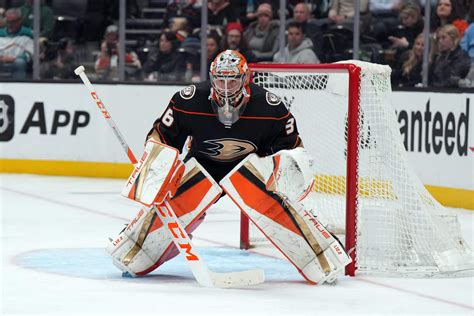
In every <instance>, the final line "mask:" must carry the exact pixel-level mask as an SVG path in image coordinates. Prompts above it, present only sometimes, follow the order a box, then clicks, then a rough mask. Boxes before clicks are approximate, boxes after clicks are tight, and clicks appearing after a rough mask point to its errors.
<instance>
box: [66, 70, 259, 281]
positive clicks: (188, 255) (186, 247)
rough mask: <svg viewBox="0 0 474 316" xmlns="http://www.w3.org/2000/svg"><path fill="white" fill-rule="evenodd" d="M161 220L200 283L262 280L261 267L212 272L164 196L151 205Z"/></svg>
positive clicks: (92, 91) (102, 108) (82, 75)
mask: <svg viewBox="0 0 474 316" xmlns="http://www.w3.org/2000/svg"><path fill="white" fill-rule="evenodd" d="M74 72H75V74H76V75H78V76H79V77H80V78H81V80H82V82H83V83H84V85H85V86H86V88H87V90H88V91H89V93H90V95H91V97H92V99H93V100H94V102H95V103H96V105H97V107H98V108H99V110H100V112H101V113H102V114H103V116H104V118H105V119H106V120H107V123H108V124H109V126H110V127H111V128H112V130H113V132H114V134H115V136H116V137H117V139H118V140H119V142H120V145H121V146H122V148H123V149H124V150H125V152H126V153H127V156H128V158H129V159H130V161H131V162H132V164H133V165H136V164H137V159H136V158H135V156H134V155H133V152H132V151H131V149H130V147H129V146H128V144H127V142H126V141H125V139H124V137H123V136H122V134H121V133H120V130H119V129H118V127H117V125H116V124H115V122H114V121H113V120H112V118H111V116H110V114H109V112H108V111H107V109H106V108H105V105H104V103H103V102H102V100H101V99H100V98H99V96H98V94H97V92H96V91H95V89H94V87H93V86H92V84H91V82H90V81H89V78H88V77H87V75H86V73H85V69H84V66H79V67H77V68H76V69H75V70H74ZM152 208H153V210H154V211H155V212H156V214H157V215H158V217H159V218H160V220H161V221H162V223H163V224H164V225H165V224H166V226H167V227H168V231H169V233H170V236H171V237H172V239H173V242H174V244H175V245H176V247H177V248H178V250H179V252H180V253H181V254H182V255H183V256H184V258H185V259H186V261H187V262H188V265H189V268H190V269H191V272H192V274H193V275H194V278H195V279H196V280H197V282H198V283H199V284H201V285H202V286H205V287H217V288H236V287H242V286H248V285H255V284H260V283H262V282H264V280H265V276H264V272H263V270H246V271H238V272H214V271H211V270H210V269H209V268H208V266H207V264H206V263H205V262H204V260H203V258H202V257H201V256H200V255H199V254H198V252H197V251H196V249H195V248H194V246H193V244H192V243H191V238H190V237H189V235H188V233H187V232H186V230H185V229H184V228H183V227H182V225H181V223H180V222H179V220H178V218H177V216H176V214H175V212H174V211H173V209H172V208H171V205H170V203H169V202H168V200H167V199H165V201H164V203H163V204H161V205H154V206H152Z"/></svg>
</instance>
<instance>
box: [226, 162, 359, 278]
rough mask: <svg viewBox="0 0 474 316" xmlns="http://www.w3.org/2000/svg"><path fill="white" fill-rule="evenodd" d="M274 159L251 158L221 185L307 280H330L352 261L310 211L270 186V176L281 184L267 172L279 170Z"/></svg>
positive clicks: (276, 177)
mask: <svg viewBox="0 0 474 316" xmlns="http://www.w3.org/2000/svg"><path fill="white" fill-rule="evenodd" d="M274 158H275V157H274V156H272V157H265V158H259V157H258V156H256V155H250V156H249V157H247V159H245V160H244V161H242V162H241V163H240V164H239V165H238V166H237V167H236V168H235V169H234V170H233V171H231V172H230V173H229V175H228V176H226V177H225V178H224V179H223V180H222V181H221V182H220V184H221V186H222V188H223V189H224V191H226V193H227V194H228V195H229V197H230V198H231V199H232V200H233V201H234V202H235V203H236V204H237V205H238V206H239V208H240V209H241V210H242V211H243V212H244V213H245V214H246V215H247V216H248V217H249V218H250V220H251V221H252V222H253V223H254V224H255V225H256V226H257V227H258V228H259V229H260V230H261V231H262V232H263V234H264V235H265V236H266V237H267V238H268V239H269V240H270V241H271V242H272V243H273V244H274V245H275V246H276V247H277V248H278V249H279V250H280V251H281V252H282V253H283V254H284V255H285V256H286V257H287V258H288V259H289V260H290V262H291V263H292V264H293V265H294V266H295V267H296V268H297V269H298V271H299V272H300V273H301V274H302V275H303V277H304V278H305V279H306V280H308V281H309V282H310V283H315V284H321V283H324V282H325V281H332V280H333V279H334V278H335V277H337V275H339V274H340V273H341V271H342V270H343V268H344V267H345V266H346V265H347V264H349V263H350V262H351V259H350V257H349V256H348V255H347V254H346V252H345V251H344V248H343V247H342V245H340V244H339V242H338V241H337V240H336V239H335V238H334V237H333V236H332V235H331V234H330V233H329V232H328V231H327V230H326V229H325V228H324V226H323V225H322V224H321V223H320V222H319V221H318V219H317V218H316V217H315V216H314V215H313V214H312V212H311V211H309V210H306V209H305V208H304V207H303V205H302V204H300V203H298V202H297V201H290V200H289V199H288V198H286V197H285V196H284V194H280V192H278V191H277V189H278V183H275V185H272V184H271V183H272V179H271V177H273V181H275V180H276V181H281V180H279V179H278V175H277V176H275V173H274V172H273V171H271V172H268V170H278V166H277V164H278V161H277V159H274ZM280 177H281V175H280ZM269 180H270V181H269ZM269 183H270V185H269ZM269 187H270V188H271V187H273V190H274V192H272V191H269V190H268V188H269Z"/></svg>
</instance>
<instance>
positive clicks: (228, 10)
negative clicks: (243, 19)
mask: <svg viewBox="0 0 474 316" xmlns="http://www.w3.org/2000/svg"><path fill="white" fill-rule="evenodd" d="M207 7H208V10H209V13H208V20H207V21H208V23H209V25H218V26H220V25H226V24H228V23H230V22H237V13H236V10H235V9H234V7H233V6H232V5H231V4H230V2H229V0H211V1H208V4H207Z"/></svg>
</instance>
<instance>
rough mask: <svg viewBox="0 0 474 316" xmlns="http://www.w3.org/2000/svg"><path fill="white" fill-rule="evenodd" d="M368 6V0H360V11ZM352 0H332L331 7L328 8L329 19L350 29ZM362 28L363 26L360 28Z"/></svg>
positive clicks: (365, 10) (365, 9)
mask: <svg viewBox="0 0 474 316" xmlns="http://www.w3.org/2000/svg"><path fill="white" fill-rule="evenodd" d="M368 8H369V0H360V12H361V13H365V12H367V11H368ZM354 13H355V10H354V1H353V0H333V2H332V5H331V9H329V14H328V17H329V20H330V21H331V22H332V23H334V24H338V25H344V26H345V27H347V28H349V29H352V25H353V23H354V22H353V19H354ZM362 29H363V28H362Z"/></svg>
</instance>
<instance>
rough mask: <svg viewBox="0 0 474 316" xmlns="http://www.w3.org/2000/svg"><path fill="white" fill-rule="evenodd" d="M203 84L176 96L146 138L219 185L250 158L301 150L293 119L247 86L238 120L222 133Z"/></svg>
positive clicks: (254, 87)
mask: <svg viewBox="0 0 474 316" xmlns="http://www.w3.org/2000/svg"><path fill="white" fill-rule="evenodd" d="M210 89H211V84H210V82H209V81H206V82H202V83H199V84H196V85H191V86H188V87H186V88H184V89H183V90H181V91H179V92H177V93H176V94H175V95H174V96H173V98H172V99H171V101H170V103H169V105H168V107H167V108H166V110H165V111H164V112H163V114H162V116H161V117H160V118H159V119H157V120H156V121H155V123H154V126H153V128H152V130H151V131H150V133H149V134H148V136H149V137H150V136H151V137H153V138H154V139H156V140H158V141H161V142H162V143H165V144H167V145H170V146H173V147H175V148H177V149H178V150H180V151H181V150H182V148H183V146H184V145H185V142H186V139H187V138H188V136H190V137H191V139H192V140H191V144H190V148H189V152H188V154H187V156H186V158H190V157H195V158H196V160H197V161H198V162H199V163H200V164H201V165H202V166H203V167H204V168H205V169H206V170H207V171H208V172H209V174H210V175H211V176H212V177H213V178H214V179H215V180H216V181H220V180H221V179H222V178H223V177H224V176H225V175H226V174H227V173H229V172H230V171H231V170H232V169H233V168H234V167H235V166H236V165H237V164H238V163H239V162H240V161H241V160H242V159H244V158H245V157H246V156H247V155H249V154H250V153H256V154H258V155H259V156H267V155H271V154H274V153H276V152H277V151H279V150H282V149H292V148H295V147H298V146H300V145H301V139H300V137H299V135H298V129H297V126H296V122H295V118H294V117H293V116H292V115H291V113H290V112H289V111H288V109H287V108H286V106H285V105H284V103H283V102H282V101H281V100H280V98H279V97H277V96H276V95H275V94H273V93H271V92H268V91H267V90H265V89H263V88H261V87H259V86H257V85H255V84H253V83H251V84H250V100H249V101H248V103H247V105H246V108H245V110H244V111H243V113H242V115H241V116H240V119H239V120H238V121H237V122H235V123H234V124H232V127H231V128H226V127H225V126H224V124H222V123H221V122H220V121H219V120H218V118H217V115H216V114H215V113H214V111H213V109H212V106H211V101H210V100H209V94H210Z"/></svg>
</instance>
